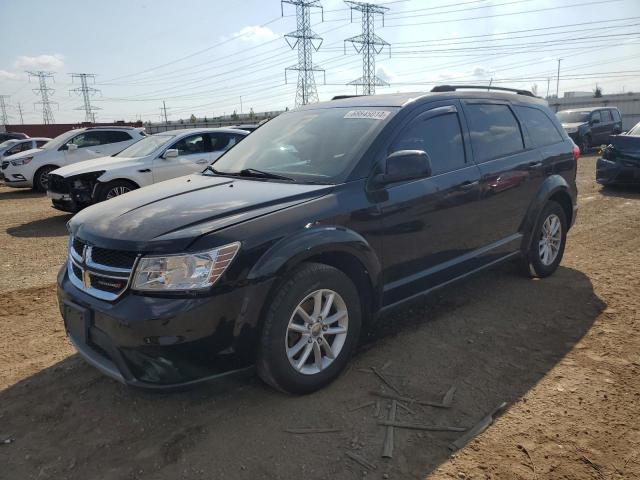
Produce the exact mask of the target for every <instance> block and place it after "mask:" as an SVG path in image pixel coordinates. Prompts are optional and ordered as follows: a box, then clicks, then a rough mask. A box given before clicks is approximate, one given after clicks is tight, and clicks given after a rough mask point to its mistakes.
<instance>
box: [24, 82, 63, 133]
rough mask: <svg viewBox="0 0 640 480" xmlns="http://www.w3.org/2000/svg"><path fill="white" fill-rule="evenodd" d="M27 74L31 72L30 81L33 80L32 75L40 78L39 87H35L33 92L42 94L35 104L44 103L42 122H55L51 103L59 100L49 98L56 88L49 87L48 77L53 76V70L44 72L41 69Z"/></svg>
mask: <svg viewBox="0 0 640 480" xmlns="http://www.w3.org/2000/svg"><path fill="white" fill-rule="evenodd" d="M27 74H29V81H31V77H36V78H37V79H38V88H34V89H33V93H35V94H37V95H40V101H39V102H35V103H34V105H42V123H44V124H49V123H55V120H54V118H53V111H52V110H51V104H52V103H57V102H53V101H51V100H50V99H49V95H53V93H54V92H55V90H54V89H52V88H49V87H47V78H53V72H43V71H42V70H39V71H37V72H27Z"/></svg>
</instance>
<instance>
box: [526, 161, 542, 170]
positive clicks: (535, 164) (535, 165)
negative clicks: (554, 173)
mask: <svg viewBox="0 0 640 480" xmlns="http://www.w3.org/2000/svg"><path fill="white" fill-rule="evenodd" d="M541 166H542V162H529V169H530V170H535V169H536V168H540V167H541Z"/></svg>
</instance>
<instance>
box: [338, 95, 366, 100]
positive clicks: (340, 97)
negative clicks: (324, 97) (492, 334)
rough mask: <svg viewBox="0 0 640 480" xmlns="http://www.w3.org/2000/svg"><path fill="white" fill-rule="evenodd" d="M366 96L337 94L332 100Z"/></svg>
mask: <svg viewBox="0 0 640 480" xmlns="http://www.w3.org/2000/svg"><path fill="white" fill-rule="evenodd" d="M354 97H364V95H336V96H335V97H333V98H332V99H331V100H342V99H344V98H354Z"/></svg>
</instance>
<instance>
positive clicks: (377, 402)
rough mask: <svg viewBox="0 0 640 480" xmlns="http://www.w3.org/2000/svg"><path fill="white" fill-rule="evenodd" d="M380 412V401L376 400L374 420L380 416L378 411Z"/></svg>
mask: <svg viewBox="0 0 640 480" xmlns="http://www.w3.org/2000/svg"><path fill="white" fill-rule="evenodd" d="M381 410H382V404H381V403H380V400H376V409H375V411H374V412H373V416H374V417H375V418H378V417H379V416H380V411H381Z"/></svg>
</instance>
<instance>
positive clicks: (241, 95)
mask: <svg viewBox="0 0 640 480" xmlns="http://www.w3.org/2000/svg"><path fill="white" fill-rule="evenodd" d="M240 113H242V95H240Z"/></svg>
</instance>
